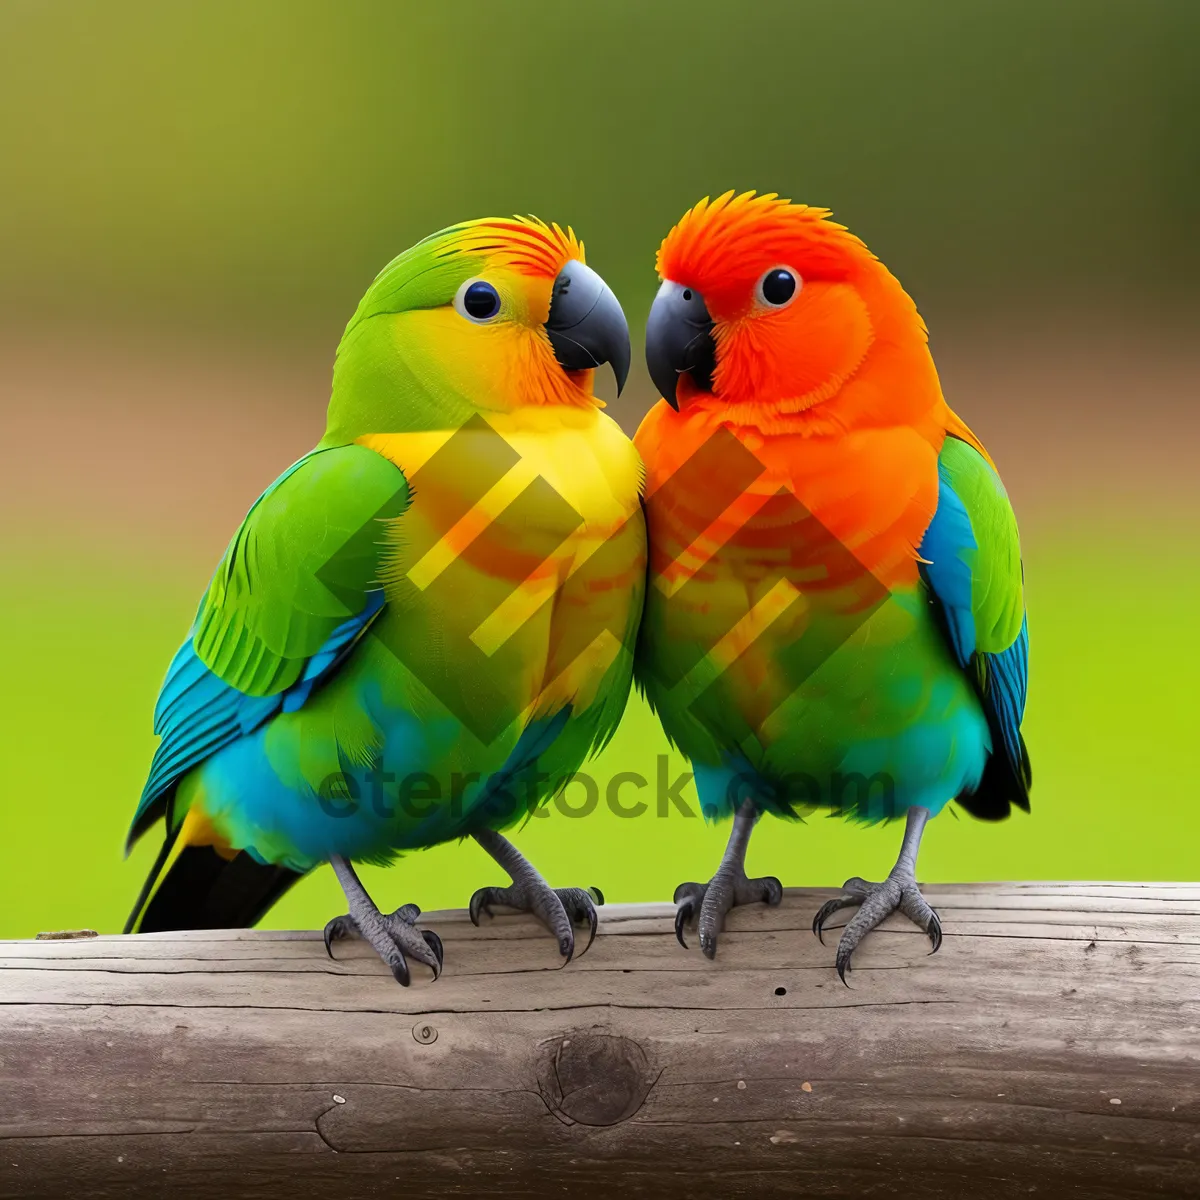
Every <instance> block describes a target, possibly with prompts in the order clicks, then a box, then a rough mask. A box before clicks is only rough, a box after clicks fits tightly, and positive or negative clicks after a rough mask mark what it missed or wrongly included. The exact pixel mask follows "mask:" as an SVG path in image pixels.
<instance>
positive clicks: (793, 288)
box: [756, 267, 800, 308]
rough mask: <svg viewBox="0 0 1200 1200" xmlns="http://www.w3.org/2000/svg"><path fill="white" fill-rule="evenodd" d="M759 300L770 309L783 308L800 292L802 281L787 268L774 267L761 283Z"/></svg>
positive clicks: (758, 289) (759, 283)
mask: <svg viewBox="0 0 1200 1200" xmlns="http://www.w3.org/2000/svg"><path fill="white" fill-rule="evenodd" d="M756 290H757V292H758V299H759V301H760V302H761V303H762V304H765V305H767V306H768V307H770V308H782V307H783V306H784V305H785V304H787V303H789V302H790V301H791V300H792V299H793V297H794V296H795V295H796V293H797V292H798V291H799V290H800V279H799V277H798V276H797V275H796V274H795V272H793V271H791V270H789V269H788V268H787V267H772V268H771V269H770V270H769V271H768V272H767V273H766V274H765V275H764V276H763V277H762V278H761V279H760V280H759V281H758V288H757V289H756Z"/></svg>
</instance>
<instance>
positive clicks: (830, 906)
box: [812, 900, 838, 946]
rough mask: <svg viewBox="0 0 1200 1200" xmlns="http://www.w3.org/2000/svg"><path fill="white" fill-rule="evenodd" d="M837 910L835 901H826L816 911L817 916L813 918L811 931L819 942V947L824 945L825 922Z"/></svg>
mask: <svg viewBox="0 0 1200 1200" xmlns="http://www.w3.org/2000/svg"><path fill="white" fill-rule="evenodd" d="M837 910H838V903H837V901H836V900H826V901H825V903H824V904H822V905H821V907H820V908H818V909H817V915H816V916H815V917H813V923H812V930H813V933H815V934H816V935H817V938H818V939H819V940H820V943H821V945H822V946H823V945H825V922H826V921H828V920H829V918H830V917H832V916H833V914H834V913H835V912H837Z"/></svg>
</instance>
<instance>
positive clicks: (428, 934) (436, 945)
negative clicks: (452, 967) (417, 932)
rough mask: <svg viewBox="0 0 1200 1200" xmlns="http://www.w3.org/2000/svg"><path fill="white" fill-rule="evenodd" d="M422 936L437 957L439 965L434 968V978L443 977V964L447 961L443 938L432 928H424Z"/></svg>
mask: <svg viewBox="0 0 1200 1200" xmlns="http://www.w3.org/2000/svg"><path fill="white" fill-rule="evenodd" d="M421 937H422V938H424V939H425V945H427V946H428V947H429V948H430V950H432V951H433V956H434V958H436V959H437V967H436V968H434V972H433V978H434V979H435V980H437V979H439V978H440V977H441V974H442V966H443V964H444V963H445V961H446V952H445V950H444V949H443V948H442V939H441V938H440V937H438V935H437V934H436V933H434V932H433V930H432V929H422V930H421Z"/></svg>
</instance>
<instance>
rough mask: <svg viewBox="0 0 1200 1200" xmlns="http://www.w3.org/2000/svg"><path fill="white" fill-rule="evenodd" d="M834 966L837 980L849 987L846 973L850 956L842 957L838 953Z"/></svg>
mask: <svg viewBox="0 0 1200 1200" xmlns="http://www.w3.org/2000/svg"><path fill="white" fill-rule="evenodd" d="M836 966H837V973H838V978H839V979H840V980H841V981H842V982H843V983H844V984H846V986H847V987H849V986H850V984H849V982H848V981H847V979H846V972H847V971H849V970H850V955H849V954H846V955H842V954H840V953H839V954H838V956H837V960H836Z"/></svg>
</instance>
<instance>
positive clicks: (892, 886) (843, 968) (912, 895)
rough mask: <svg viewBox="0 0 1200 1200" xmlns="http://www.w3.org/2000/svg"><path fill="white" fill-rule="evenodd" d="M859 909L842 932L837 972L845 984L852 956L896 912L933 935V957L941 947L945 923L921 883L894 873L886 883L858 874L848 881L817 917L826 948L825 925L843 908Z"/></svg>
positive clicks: (816, 924) (817, 928)
mask: <svg viewBox="0 0 1200 1200" xmlns="http://www.w3.org/2000/svg"><path fill="white" fill-rule="evenodd" d="M855 906H857V907H858V912H856V913H855V914H854V916H853V917H851V918H850V921H849V922H848V923H847V925H846V928H845V929H844V930H843V931H842V937H841V940H840V941H839V942H838V948H837V958H836V959H835V963H836V966H837V973H838V976H839V978H840V979H841V981H842V982H843V983H846V972H847V971H849V970H850V959H851V956H852V955H853V954H854V951H855V950H857V949H858V947H859V946H860V945H861V944H862V940H863V938H865V937H866V936H867V934H868V933H870V932H871V930H872V929H874V928H875V927H876V926H877V925H878V924H879V923H880V922H881V921H882V920H883V919H884V918H885V917H887V916H890V915H891V914H892V913H894V912H902V913H903V914H904V915H905V916H906V917H908V919H909V920H910V921H912V922H913V924H915V925H917V926H919V927H920V928H921V929H923V930H924V931H925V932H926V933H927V934H928V935H929V940H930V942H932V944H933V949H932V950H931V951H930V953H931V954H936V953H937V951H938V949H939V948H940V947H941V944H942V923H941V921H940V920H939V919H938V915H937V913H936V912H934V911H933V909H932V908H931V907H930V905H929V903H928V901H927V900H926V899H925V897H924V896H922V895H921V890H920V888H918V887H917V881H916V880H915V879H914V878H912V876H911V875H907V874H895V873H893V874H891V875H889V876H888V877H887V878H886V879H885V880H884V881H883V882H882V883H869V882H868V881H867V880H865V879H860V878H859V877H858V876H857V875H856V876H855V877H854V878H853V879H847V880H846V882H845V884H844V885H843V891H842V895H840V896H835V897H834V898H833V899H832V900H827V901H826V902H825V903H824V904H822V905H821V908H820V910H819V911H818V912H817V915H816V916H815V917H814V918H813V933H815V934H816V935H817V937H819V938H820V939H821V943H822V945H823V944H824V942H825V938H824V936H823V935H824V930H825V922H826V921H828V920H829V918H830V917H831V916H833V914H834V913H835V912H838V911H839V910H840V909H843V908H853V907H855ZM847 986H849V985H847Z"/></svg>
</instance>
